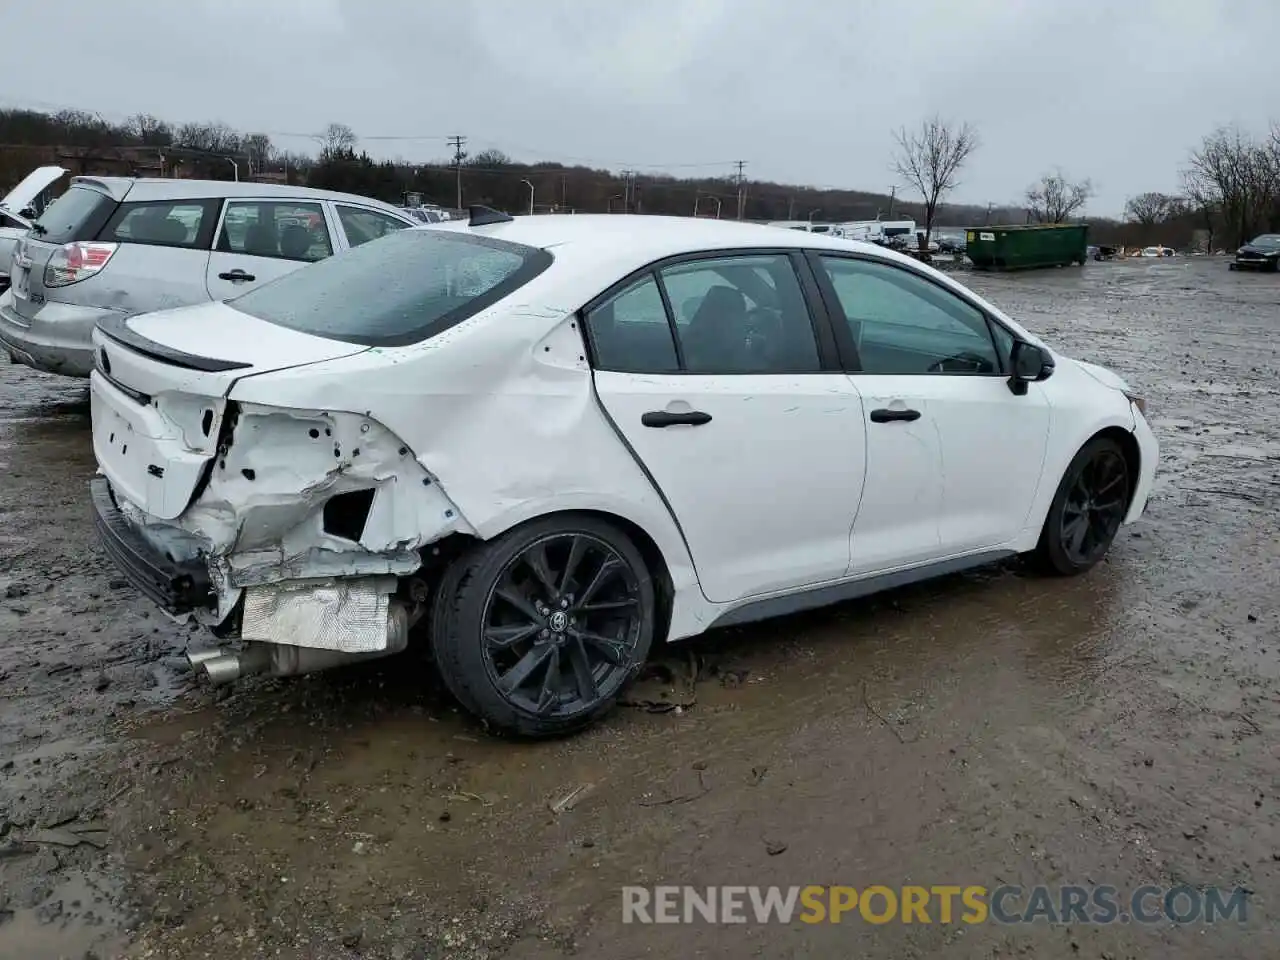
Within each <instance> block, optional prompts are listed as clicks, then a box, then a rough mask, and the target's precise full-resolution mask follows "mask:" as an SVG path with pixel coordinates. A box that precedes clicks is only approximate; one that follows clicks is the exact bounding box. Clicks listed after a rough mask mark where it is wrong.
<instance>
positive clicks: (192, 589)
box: [89, 477, 216, 616]
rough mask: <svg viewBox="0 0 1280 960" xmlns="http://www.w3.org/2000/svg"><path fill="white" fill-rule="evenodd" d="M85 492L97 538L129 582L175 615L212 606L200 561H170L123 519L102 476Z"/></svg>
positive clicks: (210, 587)
mask: <svg viewBox="0 0 1280 960" xmlns="http://www.w3.org/2000/svg"><path fill="white" fill-rule="evenodd" d="M89 492H90V499H91V500H92V502H93V522H94V526H95V528H96V529H97V532H98V539H99V540H100V541H101V542H102V546H103V549H105V550H106V552H107V555H108V556H110V557H111V559H112V560H113V561H115V564H116V566H117V567H119V568H120V571H121V572H122V573H123V574H124V575H125V577H126V578H128V580H129V582H130V583H132V584H133V585H134V586H135V587H137V588H138V590H139V591H140V592H141V593H144V594H146V595H147V596H148V597H150V598H151V599H152V600H153V601H155V602H156V603H157V604H158V605H159V606H160V607H161V608H162V609H164V610H165V611H167V612H169V613H171V614H173V615H175V616H181V615H183V614H187V613H193V612H194V611H196V610H201V609H204V610H210V609H213V608H214V606H215V603H216V592H215V590H214V587H213V581H212V579H211V578H210V576H209V569H208V567H207V566H206V565H205V564H204V562H203V561H201V560H199V559H189V560H174V559H173V558H172V557H170V556H168V555H167V554H165V553H164V552H163V551H162V550H160V549H159V548H158V547H156V546H155V545H154V544H152V543H151V541H149V540H148V539H147V538H146V537H144V536H143V535H142V534H141V532H139V530H138V529H137V528H136V527H135V526H134V525H133V524H131V523H130V522H129V521H128V520H127V519H126V518H125V516H124V513H123V512H122V511H121V510H120V507H119V506H118V505H117V504H116V501H115V497H114V496H112V493H111V485H110V484H109V483H108V482H107V480H106V479H105V478H104V477H98V478H96V479H94V480H92V481H90V483H89Z"/></svg>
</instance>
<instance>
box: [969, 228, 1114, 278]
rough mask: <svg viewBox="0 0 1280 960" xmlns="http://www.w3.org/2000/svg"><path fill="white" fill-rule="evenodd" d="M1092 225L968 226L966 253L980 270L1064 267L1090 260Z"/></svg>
mask: <svg viewBox="0 0 1280 960" xmlns="http://www.w3.org/2000/svg"><path fill="white" fill-rule="evenodd" d="M1088 246H1089V226H1088V224H1084V223H1053V224H1044V225H1036V226H1025V227H1014V226H1010V227H1000V226H991V227H969V228H968V229H967V230H965V253H966V254H967V255H968V257H969V259H970V260H971V261H973V265H974V267H975V268H977V269H979V270H1028V269H1031V268H1033V267H1065V266H1068V265H1070V264H1072V263H1079V264H1083V263H1084V262H1085V260H1087V259H1088V253H1087V249H1088Z"/></svg>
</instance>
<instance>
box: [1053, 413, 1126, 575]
mask: <svg viewBox="0 0 1280 960" xmlns="http://www.w3.org/2000/svg"><path fill="white" fill-rule="evenodd" d="M1132 493H1133V481H1132V478H1131V477H1130V470H1129V463H1128V461H1127V460H1126V459H1125V457H1124V452H1123V450H1121V448H1120V445H1119V444H1118V443H1116V441H1114V440H1112V439H1110V438H1109V437H1095V438H1094V439H1093V440H1090V441H1089V442H1088V443H1087V444H1085V445H1084V447H1083V448H1081V450H1080V452H1079V453H1077V454H1076V456H1075V457H1074V459H1072V461H1071V464H1070V465H1069V466H1068V467H1067V471H1066V473H1065V474H1064V476H1063V478H1062V482H1061V483H1060V484H1059V485H1058V491H1057V493H1056V494H1055V496H1054V498H1053V503H1052V504H1051V505H1050V507H1049V515H1048V517H1047V518H1046V519H1045V525H1044V529H1043V531H1042V532H1041V535H1040V543H1039V546H1038V547H1037V550H1036V559H1037V560H1038V561H1039V565H1040V566H1041V567H1043V568H1045V569H1047V570H1048V571H1049V572H1052V573H1058V574H1065V575H1069V574H1076V573H1083V572H1084V571H1085V570H1088V569H1089V568H1090V567H1092V566H1094V565H1095V564H1096V563H1097V562H1098V561H1099V560H1101V559H1102V558H1103V557H1104V556H1105V555H1106V553H1107V551H1108V549H1110V547H1111V544H1112V541H1114V540H1115V537H1116V534H1117V533H1118V532H1119V530H1120V525H1121V523H1122V522H1123V521H1124V516H1125V514H1126V513H1127V512H1128V509H1129V498H1130V497H1131V496H1132Z"/></svg>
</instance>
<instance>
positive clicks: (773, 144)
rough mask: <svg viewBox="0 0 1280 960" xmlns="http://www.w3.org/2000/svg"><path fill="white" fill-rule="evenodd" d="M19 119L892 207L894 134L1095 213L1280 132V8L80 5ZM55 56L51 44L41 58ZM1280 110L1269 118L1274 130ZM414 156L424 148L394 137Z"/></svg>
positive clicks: (526, 0) (50, 20)
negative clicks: (944, 143) (865, 193)
mask: <svg viewBox="0 0 1280 960" xmlns="http://www.w3.org/2000/svg"><path fill="white" fill-rule="evenodd" d="M4 5H5V8H6V9H5V17H4V24H5V34H6V36H7V37H9V38H10V39H14V38H26V39H25V40H23V42H21V43H9V44H6V46H5V52H4V55H3V57H0V104H3V105H5V106H30V107H35V108H43V109H52V108H57V107H79V108H82V109H87V110H94V111H98V112H100V113H102V114H103V116H105V117H107V118H109V119H112V120H117V119H123V118H124V117H126V116H127V115H129V114H131V113H135V112H140V111H142V112H148V113H154V114H156V115H158V116H162V117H164V118H166V119H171V120H173V121H176V122H181V121H186V120H222V121H225V122H227V123H229V124H231V125H232V126H235V127H237V128H241V129H243V130H246V131H253V130H261V131H266V132H269V133H271V134H272V135H273V137H274V139H275V140H276V142H277V144H279V145H281V146H285V147H287V148H290V149H295V150H301V149H308V150H314V149H315V145H314V143H312V142H310V141H308V140H307V139H306V138H305V137H302V138H298V137H293V138H290V137H286V136H283V134H307V133H311V132H315V131H319V130H320V129H321V128H322V127H323V126H324V125H325V124H326V123H328V122H329V121H341V122H343V123H346V124H349V125H350V126H351V127H352V128H353V129H354V130H355V131H356V133H357V134H358V135H360V136H361V137H362V145H363V146H364V147H365V148H366V149H368V150H369V151H370V152H371V153H373V154H376V155H382V156H392V157H403V158H405V159H410V160H430V159H436V158H440V157H443V156H445V155H447V153H448V147H447V146H446V144H445V142H444V141H445V138H447V137H448V136H449V135H450V134H453V133H460V134H464V135H466V136H467V137H468V138H469V142H468V148H469V149H471V150H472V151H473V152H474V151H477V150H480V149H485V148H489V147H495V148H499V149H502V150H504V151H505V152H507V153H509V154H511V155H512V156H514V157H517V158H519V159H529V160H532V159H540V158H541V159H549V160H559V161H563V162H579V161H583V162H588V163H591V164H594V165H599V166H607V167H612V168H615V169H618V168H622V167H626V166H630V167H633V168H636V169H639V170H641V171H646V170H658V169H666V170H669V171H670V172H671V173H673V174H678V175H679V174H686V175H687V174H692V173H707V174H727V173H730V172H731V171H732V167H731V165H730V164H731V162H732V161H734V160H739V159H741V160H745V161H747V167H746V174H747V176H748V177H749V178H758V179H771V180H778V181H784V182H798V183H807V184H815V185H823V186H839V187H848V188H854V189H866V190H884V191H886V192H887V191H888V188H889V186H890V184H891V183H893V180H894V176H893V174H892V173H891V171H890V165H889V160H890V155H891V152H892V146H893V142H892V137H891V131H892V130H893V129H894V128H895V127H896V126H899V125H901V124H912V123H916V122H918V121H919V120H920V119H921V118H922V117H924V116H926V115H928V114H931V113H935V112H936V113H938V114H940V115H941V116H943V117H945V118H954V119H956V120H967V121H969V122H971V123H973V124H974V125H975V126H976V127H977V128H978V130H979V132H980V135H981V138H982V146H981V149H980V150H979V151H978V152H977V153H976V154H975V155H974V157H973V159H972V161H971V162H970V165H969V167H968V168H967V169H966V170H965V172H964V175H963V177H962V180H963V182H962V183H961V185H960V187H959V189H958V190H957V191H956V193H955V195H954V199H956V200H959V201H966V202H973V203H985V202H987V201H996V202H1001V201H1008V200H1016V199H1017V198H1018V197H1020V195H1021V194H1022V192H1023V190H1024V189H1025V187H1026V186H1027V184H1028V183H1030V182H1031V181H1033V180H1035V179H1036V178H1037V177H1038V176H1039V175H1040V174H1042V173H1044V172H1046V171H1048V170H1050V169H1051V168H1054V167H1059V166H1060V167H1061V168H1063V170H1064V171H1065V172H1066V173H1067V174H1068V175H1069V176H1072V177H1075V178H1084V177H1089V178H1091V179H1092V180H1093V182H1094V184H1095V187H1096V191H1097V196H1096V198H1095V199H1094V201H1093V202H1092V203H1091V204H1090V212H1093V213H1095V214H1116V213H1119V211H1120V209H1121V208H1122V206H1123V204H1124V201H1125V198H1126V197H1127V196H1129V195H1131V194H1134V193H1137V192H1141V191H1144V190H1164V191H1173V190H1175V189H1176V187H1177V180H1178V169H1179V167H1180V166H1181V164H1182V162H1183V159H1184V157H1185V155H1186V153H1187V150H1188V149H1189V148H1190V147H1191V146H1193V145H1194V144H1195V143H1196V142H1197V141H1198V139H1199V138H1200V137H1201V136H1203V135H1204V134H1205V133H1207V132H1209V131H1210V130H1211V129H1212V128H1213V127H1214V126H1215V125H1217V124H1219V123H1230V122H1235V123H1239V124H1241V125H1244V126H1247V127H1250V128H1254V129H1257V130H1258V131H1263V130H1265V129H1266V127H1267V124H1268V122H1269V120H1270V119H1272V118H1274V119H1277V120H1280V101H1277V99H1276V97H1275V92H1276V90H1277V89H1280V57H1277V56H1276V52H1275V51H1276V46H1275V45H1276V38H1277V36H1280V3H1277V2H1274V0H1122V2H1118V3H1117V2H1109V0H1074V2H1066V3H1062V2H1057V0H937V2H934V0H911V2H895V0H58V2H57V3H56V4H42V3H32V2H9V3H5V4H4ZM41 38H43V39H41ZM1269 110H1270V111H1272V112H1273V117H1268V111H1269ZM389 137H398V138H405V139H396V140H391V139H376V140H375V139H373V138H389Z"/></svg>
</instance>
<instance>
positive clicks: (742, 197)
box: [735, 160, 747, 220]
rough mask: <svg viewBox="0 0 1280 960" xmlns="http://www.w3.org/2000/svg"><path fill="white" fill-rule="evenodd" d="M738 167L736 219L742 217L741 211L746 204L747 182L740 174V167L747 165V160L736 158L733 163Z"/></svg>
mask: <svg viewBox="0 0 1280 960" xmlns="http://www.w3.org/2000/svg"><path fill="white" fill-rule="evenodd" d="M735 165H736V166H737V168H738V178H737V179H738V219H739V220H741V219H742V212H743V210H744V209H745V208H746V205H747V184H746V180H745V179H744V178H743V176H742V168H743V167H745V166H746V165H747V161H745V160H738V161H737V162H736V164H735Z"/></svg>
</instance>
